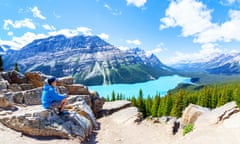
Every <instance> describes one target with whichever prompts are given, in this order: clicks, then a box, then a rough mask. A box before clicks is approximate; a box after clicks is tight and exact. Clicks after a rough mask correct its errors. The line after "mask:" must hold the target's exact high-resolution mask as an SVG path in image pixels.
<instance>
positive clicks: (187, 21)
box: [0, 0, 240, 64]
mask: <svg viewBox="0 0 240 144" xmlns="http://www.w3.org/2000/svg"><path fill="white" fill-rule="evenodd" d="M0 13H1V15H0V20H1V21H0V25H1V27H2V28H1V29H0V33H1V34H0V45H10V46H11V47H12V48H13V49H20V48H22V47H23V46H24V45H26V44H27V43H29V42H31V41H33V40H34V39H37V38H46V37H48V36H50V35H57V34H65V35H66V36H68V37H71V36H74V35H78V34H84V35H98V36H100V37H101V38H103V39H104V40H106V41H107V42H109V43H111V44H113V45H115V46H117V47H119V48H121V49H127V48H134V47H140V48H142V49H144V50H145V51H146V52H148V53H154V54H156V55H157V56H158V57H159V59H160V60H161V61H163V62H164V63H166V64H173V63H176V62H179V61H192V62H195V61H204V60H208V59H209V58H212V57H214V56H215V55H218V54H219V53H228V52H239V51H240V0H218V1H216V0H151V1H150V0H71V1H67V0H35V1H32V0H19V1H18V2H16V1H15V0H1V2H0Z"/></svg>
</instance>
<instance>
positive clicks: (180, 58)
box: [167, 44, 223, 64]
mask: <svg viewBox="0 0 240 144" xmlns="http://www.w3.org/2000/svg"><path fill="white" fill-rule="evenodd" d="M216 47H217V44H205V45H202V49H201V50H200V51H198V52H195V53H182V52H176V53H175V54H176V56H174V57H173V58H169V59H168V62H167V63H168V64H176V63H181V62H188V63H194V62H207V61H209V60H211V59H212V58H214V57H216V56H218V55H219V54H221V53H223V51H222V50H221V49H219V48H216Z"/></svg>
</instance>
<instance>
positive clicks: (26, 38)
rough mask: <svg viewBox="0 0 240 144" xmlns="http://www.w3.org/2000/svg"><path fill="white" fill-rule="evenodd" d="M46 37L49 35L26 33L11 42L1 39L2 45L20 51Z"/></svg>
mask: <svg viewBox="0 0 240 144" xmlns="http://www.w3.org/2000/svg"><path fill="white" fill-rule="evenodd" d="M45 37H47V35H44V34H35V33H31V32H26V33H25V34H23V35H22V36H21V37H15V36H14V37H13V38H12V40H11V41H4V40H1V39H0V43H1V44H2V45H9V46H11V48H12V49H15V50H18V49H20V48H22V47H23V46H25V45H26V44H28V43H30V42H32V41H33V40H35V39H40V38H45Z"/></svg>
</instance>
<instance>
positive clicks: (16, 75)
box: [1, 70, 28, 84]
mask: <svg viewBox="0 0 240 144" xmlns="http://www.w3.org/2000/svg"><path fill="white" fill-rule="evenodd" d="M1 75H2V77H3V78H4V79H5V80H7V81H8V82H9V83H10V84H13V83H16V84H22V83H28V80H27V78H26V77H25V76H24V75H23V74H21V73H20V72H17V71H15V70H13V71H10V72H2V73H1Z"/></svg>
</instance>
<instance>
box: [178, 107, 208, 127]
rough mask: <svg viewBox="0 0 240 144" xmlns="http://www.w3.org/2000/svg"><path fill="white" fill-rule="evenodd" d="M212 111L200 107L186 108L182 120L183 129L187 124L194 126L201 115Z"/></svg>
mask: <svg viewBox="0 0 240 144" xmlns="http://www.w3.org/2000/svg"><path fill="white" fill-rule="evenodd" d="M209 111H210V110H209V109H207V108H204V107H201V106H198V105H194V104H190V105H189V106H188V107H186V108H185V110H184V111H183V114H182V118H181V122H180V123H181V127H184V126H186V125H187V124H193V123H194V122H195V121H196V120H197V119H198V117H199V116H200V115H202V114H203V113H206V112H209Z"/></svg>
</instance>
